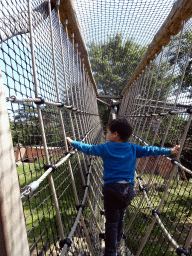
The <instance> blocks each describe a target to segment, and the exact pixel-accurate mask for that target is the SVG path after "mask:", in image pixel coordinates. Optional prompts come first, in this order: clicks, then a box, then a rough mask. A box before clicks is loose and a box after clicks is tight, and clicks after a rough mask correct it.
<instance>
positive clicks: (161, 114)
mask: <svg viewBox="0 0 192 256" xmlns="http://www.w3.org/2000/svg"><path fill="white" fill-rule="evenodd" d="M166 115H167V113H163V112H160V113H159V116H166Z"/></svg>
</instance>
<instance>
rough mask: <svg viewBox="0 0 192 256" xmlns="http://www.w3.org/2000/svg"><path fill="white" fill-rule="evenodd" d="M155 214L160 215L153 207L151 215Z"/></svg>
mask: <svg viewBox="0 0 192 256" xmlns="http://www.w3.org/2000/svg"><path fill="white" fill-rule="evenodd" d="M155 214H157V215H158V216H159V215H160V212H159V211H157V210H155V209H153V210H152V215H153V216H155Z"/></svg>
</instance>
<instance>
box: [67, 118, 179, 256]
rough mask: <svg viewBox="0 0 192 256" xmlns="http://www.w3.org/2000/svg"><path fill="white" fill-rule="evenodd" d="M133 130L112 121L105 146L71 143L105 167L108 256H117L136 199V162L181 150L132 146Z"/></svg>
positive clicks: (176, 147) (117, 120)
mask: <svg viewBox="0 0 192 256" xmlns="http://www.w3.org/2000/svg"><path fill="white" fill-rule="evenodd" d="M131 134H132V127H131V125H130V124H129V123H128V122H127V120H126V119H123V118H121V119H114V120H110V121H109V123H108V125H107V135H106V140H107V142H106V143H105V144H100V145H88V144H84V143H82V142H77V141H73V140H72V139H70V138H69V137H68V138H67V141H68V142H69V144H71V145H72V146H73V147H74V148H77V149H78V150H79V151H81V152H83V153H85V154H87V155H94V156H100V157H102V159H103V167H104V176H103V179H104V187H103V196H104V210H105V217H106V223H105V256H116V255H117V254H116V244H117V241H120V239H121V237H122V235H123V228H124V215H125V209H126V207H127V206H128V205H129V204H130V203H131V200H132V199H133V197H134V195H135V191H134V174H135V165H136V158H141V157H143V156H158V155H171V153H172V154H176V153H177V151H178V149H179V146H178V145H177V146H175V147H174V148H172V149H166V148H158V147H150V146H147V147H142V146H139V145H136V144H132V143H128V142H127V141H128V138H129V137H130V136H131Z"/></svg>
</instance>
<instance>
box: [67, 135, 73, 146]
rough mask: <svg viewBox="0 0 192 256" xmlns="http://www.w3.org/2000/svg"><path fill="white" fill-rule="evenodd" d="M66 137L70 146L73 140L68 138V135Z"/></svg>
mask: <svg viewBox="0 0 192 256" xmlns="http://www.w3.org/2000/svg"><path fill="white" fill-rule="evenodd" d="M66 139H67V142H68V143H69V144H70V146H71V143H72V142H73V140H72V139H71V138H70V137H67V138H66Z"/></svg>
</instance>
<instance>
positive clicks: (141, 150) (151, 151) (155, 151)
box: [136, 145, 171, 158]
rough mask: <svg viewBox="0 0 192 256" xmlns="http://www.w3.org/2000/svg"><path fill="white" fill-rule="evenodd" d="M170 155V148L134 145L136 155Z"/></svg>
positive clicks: (138, 156) (139, 156)
mask: <svg viewBox="0 0 192 256" xmlns="http://www.w3.org/2000/svg"><path fill="white" fill-rule="evenodd" d="M163 155H171V149H168V148H159V147H151V146H146V147H142V146H139V145H136V157H137V158H141V157H143V156H163Z"/></svg>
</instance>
